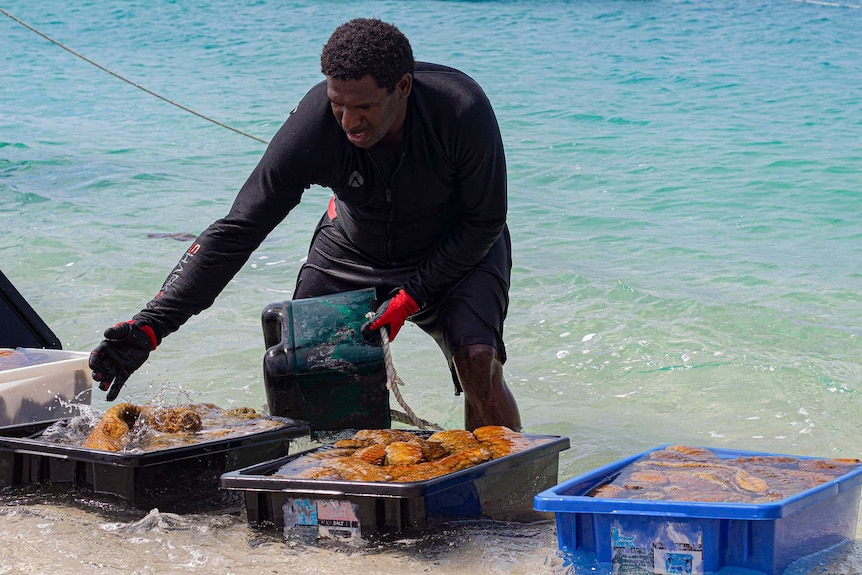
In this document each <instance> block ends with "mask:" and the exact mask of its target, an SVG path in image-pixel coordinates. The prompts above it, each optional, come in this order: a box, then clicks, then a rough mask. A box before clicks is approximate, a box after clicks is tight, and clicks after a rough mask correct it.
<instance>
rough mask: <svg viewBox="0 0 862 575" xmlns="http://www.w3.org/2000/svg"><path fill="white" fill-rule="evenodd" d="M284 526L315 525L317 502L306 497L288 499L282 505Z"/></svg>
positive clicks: (287, 527)
mask: <svg viewBox="0 0 862 575" xmlns="http://www.w3.org/2000/svg"><path fill="white" fill-rule="evenodd" d="M281 511H282V513H283V514H284V527H285V529H291V528H293V527H317V502H316V501H310V500H308V499H288V500H287V501H285V503H284V506H283V507H282V510H281Z"/></svg>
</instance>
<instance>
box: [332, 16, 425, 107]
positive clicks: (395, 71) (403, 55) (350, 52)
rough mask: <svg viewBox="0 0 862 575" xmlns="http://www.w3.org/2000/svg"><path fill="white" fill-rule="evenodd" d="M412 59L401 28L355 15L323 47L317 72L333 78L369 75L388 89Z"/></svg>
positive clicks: (409, 69)
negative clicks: (354, 17) (355, 16)
mask: <svg viewBox="0 0 862 575" xmlns="http://www.w3.org/2000/svg"><path fill="white" fill-rule="evenodd" d="M414 66H415V62H414V60H413V50H412V49H411V48H410V42H409V41H408V40H407V37H406V36H404V34H402V33H401V31H400V30H399V29H398V28H396V27H395V26H393V25H392V24H387V23H386V22H383V21H381V20H377V19H374V18H356V19H354V20H350V21H349V22H345V23H344V24H342V25H341V26H339V27H338V28H336V29H335V32H333V33H332V36H330V37H329V40H328V41H327V42H326V44H325V45H324V46H323V53H322V54H321V55H320V71H321V72H323V74H324V75H325V76H330V77H332V78H335V79H337V80H359V79H361V78H364V77H365V76H368V75H370V76H371V77H372V78H374V79H375V80H376V81H377V85H378V86H379V87H381V88H386V89H387V90H389V91H390V92H391V91H392V90H394V89H395V86H396V85H397V84H398V81H399V80H400V79H401V78H402V76H404V74H407V73H411V74H412V73H413V68H414Z"/></svg>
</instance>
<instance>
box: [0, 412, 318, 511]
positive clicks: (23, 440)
mask: <svg viewBox="0 0 862 575" xmlns="http://www.w3.org/2000/svg"><path fill="white" fill-rule="evenodd" d="M52 423H54V422H43V423H40V424H33V425H25V426H16V427H6V428H2V429H0V488H4V487H10V486H17V485H29V484H51V485H56V484H67V485H68V484H71V485H74V486H77V487H81V488H84V489H87V490H91V491H93V492H94V493H104V494H112V495H115V496H118V497H120V498H121V499H123V500H125V501H127V502H128V503H129V504H130V505H131V506H132V507H135V508H138V509H152V508H154V507H158V508H159V509H161V510H167V511H176V510H182V509H188V508H192V507H194V506H196V505H197V504H199V503H200V502H202V501H206V500H210V499H213V498H214V497H215V496H217V495H218V493H219V477H220V476H221V475H222V474H223V473H225V472H227V471H232V470H235V469H240V468H243V467H247V466H249V465H252V464H254V463H259V462H261V461H266V460H269V459H272V458H274V457H283V456H285V455H287V454H288V453H289V449H290V441H291V440H292V439H296V438H301V437H308V435H309V428H308V425H307V424H305V423H304V422H295V421H292V420H286V421H285V423H284V425H283V426H282V427H276V428H272V429H267V430H264V431H261V432H256V433H250V434H248V435H243V436H237V437H232V438H226V439H221V440H211V441H204V442H201V443H196V444H193V445H187V446H181V447H173V448H167V449H160V450H156V451H151V452H145V453H140V454H136V453H122V452H109V451H101V450H97V449H90V448H86V447H78V446H74V445H63V444H58V443H51V442H47V441H45V440H40V439H39V438H38V435H39V434H40V433H41V432H42V431H43V430H44V429H46V428H47V427H48V426H49V425H50V424H52Z"/></svg>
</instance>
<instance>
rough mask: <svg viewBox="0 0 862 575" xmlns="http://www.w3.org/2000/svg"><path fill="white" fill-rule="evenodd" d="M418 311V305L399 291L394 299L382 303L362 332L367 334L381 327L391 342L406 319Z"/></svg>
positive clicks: (404, 292)
mask: <svg viewBox="0 0 862 575" xmlns="http://www.w3.org/2000/svg"><path fill="white" fill-rule="evenodd" d="M417 311H419V304H417V303H416V301H415V300H414V299H413V298H412V297H410V294H408V293H407V292H406V291H404V290H399V291H398V293H397V294H395V297H393V298H390V299H388V300H386V301H385V302H383V305H381V306H380V307H379V308H378V309H377V315H375V316H374V317H373V318H371V321H369V322H367V323H366V324H365V325H364V326H362V332H363V333H368V332H371V331H374V330H378V329H380V328H381V327H385V328H387V330H388V332H389V341H393V340H394V339H395V336H396V335H398V331H399V330H400V329H401V326H403V325H404V322H405V321H406V320H407V318H408V317H409V316H411V315H413V314H414V313H416V312H417Z"/></svg>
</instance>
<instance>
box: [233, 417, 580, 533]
mask: <svg viewBox="0 0 862 575" xmlns="http://www.w3.org/2000/svg"><path fill="white" fill-rule="evenodd" d="M417 433H423V432H417ZM525 437H526V438H528V439H531V440H536V441H543V443H538V444H537V445H535V446H532V447H530V448H528V449H525V450H524V451H520V452H518V453H514V454H512V455H507V456H505V457H501V458H499V459H493V460H491V461H486V462H484V463H481V464H478V465H475V466H473V467H471V468H468V469H464V470H461V471H456V472H453V473H450V474H447V475H443V476H440V477H435V478H433V479H429V480H426V481H417V482H412V483H394V482H365V481H344V480H321V479H297V478H289V477H274V476H273V475H272V474H273V473H275V472H277V471H278V469H279V468H281V467H282V466H283V465H285V464H286V463H288V462H289V461H291V460H292V459H295V458H297V457H300V456H302V455H305V454H308V453H312V452H314V451H317V450H320V449H328V448H330V446H324V447H320V448H317V449H313V450H309V451H305V452H301V453H296V454H294V455H292V456H288V457H283V458H280V459H278V460H274V461H269V462H266V463H262V464H260V465H255V466H252V467H249V468H246V469H241V470H238V471H232V472H229V473H225V474H224V475H222V478H221V485H222V487H223V488H225V489H229V490H240V491H243V492H244V493H245V505H246V511H247V515H248V522H249V524H250V525H252V526H253V527H276V528H280V529H281V528H286V530H287V531H290V530H291V529H297V530H303V529H306V530H307V529H311V530H315V529H316V530H317V534H318V535H321V536H329V537H333V538H346V539H357V538H366V537H368V536H371V535H375V534H379V533H400V532H411V531H414V532H415V531H421V530H425V529H427V528H429V527H432V526H434V525H437V524H440V523H444V522H447V521H453V520H457V519H480V518H483V519H493V520H498V521H519V522H529V521H537V520H544V519H549V518H551V517H552V516H551V515H550V514H546V513H540V512H537V511H535V510H534V509H533V498H534V497H535V495H536V494H537V493H539V492H540V491H543V490H545V489H548V488H550V487H551V486H553V485H555V484H556V482H557V473H558V467H559V452H560V451H563V450H565V449H568V448H569V439H568V438H566V437H557V436H545V435H525Z"/></svg>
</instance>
